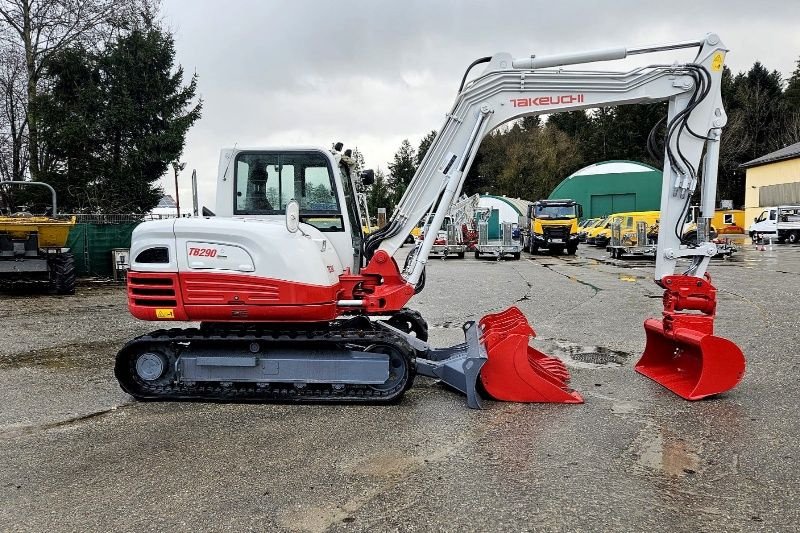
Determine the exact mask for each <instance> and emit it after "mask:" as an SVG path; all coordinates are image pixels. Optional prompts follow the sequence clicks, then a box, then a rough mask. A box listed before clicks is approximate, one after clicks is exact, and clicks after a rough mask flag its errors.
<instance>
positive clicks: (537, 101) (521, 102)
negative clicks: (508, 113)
mask: <svg viewBox="0 0 800 533" xmlns="http://www.w3.org/2000/svg"><path fill="white" fill-rule="evenodd" d="M511 103H512V104H513V105H514V107H542V106H546V105H563V104H582V103H583V95H582V94H560V95H548V96H537V97H535V98H512V99H511Z"/></svg>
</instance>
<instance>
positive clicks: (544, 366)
mask: <svg viewBox="0 0 800 533" xmlns="http://www.w3.org/2000/svg"><path fill="white" fill-rule="evenodd" d="M682 48H697V49H698V52H697V55H696V57H695V59H694V61H692V62H689V63H673V64H652V65H648V66H645V67H641V68H636V69H634V70H630V71H627V72H610V71H590V70H565V69H562V68H558V69H553V68H551V67H562V66H565V65H573V64H585V63H594V62H598V61H608V60H615V59H623V58H625V57H627V56H629V55H633V54H645V53H651V52H661V51H665V50H674V49H682ZM726 52H727V50H726V48H725V46H724V44H723V43H722V42H721V41H720V38H719V37H718V36H717V35H715V34H708V35H706V37H705V38H703V39H702V40H699V41H693V42H683V43H678V44H672V45H663V46H651V47H645V48H636V49H625V48H615V49H608V50H599V51H592V52H584V53H575V54H566V55H558V56H550V57H535V56H532V57H530V58H523V59H514V58H512V57H511V56H510V55H509V54H505V53H498V54H495V55H494V56H492V57H490V58H483V59H481V60H478V61H476V62H475V63H473V64H472V65H471V66H470V68H471V67H473V66H475V65H476V64H479V63H484V62H485V63H488V64H487V66H486V68H485V70H484V71H483V73H482V74H480V75H479V76H477V77H476V78H475V79H473V80H472V81H470V82H469V83H466V84H465V83H464V82H462V86H461V87H460V89H459V93H458V96H457V98H456V101H455V103H454V104H453V107H452V109H451V110H450V112H449V113H447V116H446V119H445V122H444V124H443V125H442V127H441V128H440V129H439V132H438V134H437V136H436V138H435V139H434V141H433V143H432V144H431V146H430V148H429V150H428V152H427V154H426V156H425V158H424V160H423V161H422V163H421V164H420V167H419V169H418V170H417V173H416V174H415V176H414V178H413V179H412V181H411V183H410V185H409V187H408V189H407V190H406V192H405V194H404V196H403V197H402V199H401V200H400V202H399V203H398V205H397V206H396V209H395V212H394V215H393V217H392V219H391V221H390V223H389V224H388V225H387V226H385V227H384V228H382V229H381V230H379V231H378V232H376V233H374V234H373V235H371V236H370V238H369V239H368V240H367V241H366V243H365V247H364V250H365V255H366V259H367V260H368V261H369V262H368V264H367V266H366V268H365V269H364V270H363V272H365V273H367V274H379V275H380V276H383V277H382V279H383V280H384V282H388V283H389V285H391V284H392V283H394V284H395V287H396V288H393V289H390V290H385V291H384V292H383V293H381V294H383V295H386V298H375V297H373V299H372V301H373V302H374V301H380V302H382V303H384V304H385V303H386V302H392V303H393V304H394V305H398V304H401V302H402V303H405V301H407V299H408V298H410V297H411V295H412V293H413V292H418V291H419V290H421V289H422V287H423V286H424V269H425V264H426V262H427V260H428V255H429V253H430V251H431V247H432V246H433V244H434V240H435V238H436V235H437V233H438V230H439V228H441V226H442V223H443V221H444V218H445V216H446V214H447V212H448V211H449V209H450V208H451V205H452V204H453V202H454V200H455V199H456V198H458V196H459V194H460V192H461V189H462V187H463V185H464V180H465V178H466V176H467V173H468V172H469V168H470V166H471V165H472V163H473V161H474V159H475V155H476V153H477V151H478V147H479V146H480V143H481V140H482V139H483V137H484V136H486V135H487V134H488V133H489V132H491V131H492V130H493V129H495V128H497V127H498V126H501V125H503V124H505V123H507V122H509V121H512V120H515V119H519V118H522V117H526V116H531V115H539V114H546V113H555V112H562V111H574V110H581V109H588V108H595V107H602V106H610V105H622V104H638V103H649V102H657V101H664V100H667V101H668V102H669V106H668V114H667V117H666V119H665V128H666V137H665V146H664V172H663V180H662V193H661V213H660V224H659V235H658V248H657V255H656V265H655V281H656V283H658V284H659V285H660V286H661V287H662V288H664V291H665V292H664V312H663V317H662V318H661V319H660V320H659V319H648V320H647V321H645V331H646V334H647V346H646V348H645V352H644V355H643V356H642V358H641V360H640V361H639V362H638V364H637V365H636V370H637V371H638V372H640V373H642V374H644V375H646V376H648V377H650V378H652V379H653V380H655V381H656V382H658V383H660V384H662V385H664V386H665V387H667V388H669V389H670V390H672V391H673V392H675V393H676V394H678V395H680V396H682V397H684V398H687V399H699V398H703V397H706V396H709V395H713V394H718V393H720V392H724V391H726V390H729V389H731V388H732V387H734V386H735V385H736V384H737V383H738V382H739V380H740V379H741V377H742V374H743V373H744V357H743V355H742V352H741V350H739V348H738V347H737V346H736V345H735V344H733V343H732V342H730V341H728V340H726V339H722V338H720V337H716V336H714V335H713V321H714V315H715V310H716V290H715V289H714V287H713V286H712V285H711V282H710V277H709V276H708V275H707V274H706V270H707V267H708V264H709V260H710V259H711V258H712V257H713V256H714V255H716V252H717V250H716V245H715V244H714V243H713V242H710V240H709V232H708V228H709V221H710V220H711V218H712V217H713V215H714V207H715V203H716V198H715V195H716V185H717V166H718V160H719V143H720V135H721V130H722V127H723V126H725V124H726V121H727V117H726V115H725V111H724V109H723V107H722V96H721V91H720V86H721V78H722V69H723V63H724V59H725V53H726ZM468 73H469V70H468V72H467V74H468ZM467 74H465V77H464V79H465V80H466V77H467ZM704 151H705V161H704V162H703V164H702V168H701V156H702V155H703V152H704ZM698 187H699V188H700V197H701V199H700V205H701V217H700V219H699V221H698V238H697V241H696V242H687V241H684V239H683V237H682V228H683V223H684V219H685V217H686V214H687V212H688V210H689V206H690V203H691V199H692V196H693V194H694V193H695V192H696V190H697V189H698ZM431 214H432V215H433V216H432V217H430V215H431ZM423 216H425V217H426V220H428V219H429V218H431V222H430V229H429V230H428V231H426V233H425V238H424V240H423V241H422V242H421V243H419V244H417V246H416V247H415V249H414V250H413V251H412V252H411V253H410V255H409V256H408V258H407V260H406V262H405V266H404V267H403V269H402V272H400V271H399V269H398V270H393V269H392V268H391V266H390V265H391V264H395V263H394V262H393V261H389V260H388V259H389V258H390V257H393V256H394V254H395V253H396V252H397V251H398V249H399V248H400V246H401V245H402V244H403V241H404V240H405V238H406V236H407V235H408V234H409V232H410V231H411V229H412V228H413V227H414V225H415V224H416V223H417V221H418V220H420V219H421V218H422V217H423ZM681 259H689V260H690V262H689V266H688V268H686V270H685V271H684V272H682V274H680V275H674V274H675V270H676V268H677V266H678V261H679V260H681ZM395 268H396V267H395ZM399 285H403V286H402V287H400V286H399ZM376 294H377V293H376ZM392 297H393V298H392ZM361 302H362V301H360V300H357V301H356V303H358V304H359V305H360V304H361ZM373 305H374V304H373ZM478 327H479V330H480V336H481V338H482V339H483V341H482V342H483V346H484V348H485V349H486V350H487V351H489V352H491V351H492V350H494V355H492V354H491V353H489V356H488V357H487V360H488V362H487V363H486V367H485V368H484V369H483V370H482V371H481V373H480V375H481V379H482V381H483V385H484V387H485V389H486V390H487V391H489V392H490V394H492V395H493V396H494V397H496V398H502V399H511V400H517V401H573V400H576V398H575V397H573V396H569V395H567V396H564V395H563V393H564V391H567V389H566V381H559V379H555V381H558V382H559V383H561V386H560V388H558V390H556V391H555V392H554V394H552V395H545V396H544V397H547V398H549V399H547V400H541V399H537V398H540V396H537V394H538V393H536V394H533V393H532V391H538V390H540V389H541V387H542V386H543V384H544V383H550V382H551V381H553V378H554V376H562V375H563V376H566V375H567V374H566V369H565V368H563V366H559V362H558V361H557V360H554V359H553V358H549V357H547V356H545V355H544V354H541V353H539V352H536V350H534V349H533V348H531V347H530V346H528V345H527V340H528V338H529V336H533V335H534V333H533V329H532V328H531V327H530V325H529V324H528V323H527V322H526V321H525V318H524V315H522V314H521V313H520V312H519V310H515V309H514V308H512V309H511V310H509V311H508V312H505V313H501V314H499V315H497V316H488V317H485V318H484V319H483V320H481V322H480V324H478ZM515 335H517V336H516V337H515ZM492 339H495V341H496V342H495V343H493V341H492ZM514 339H516V340H514ZM502 343H506V345H505V347H504V348H501V344H502ZM509 343H511V344H509ZM514 343H516V344H514ZM512 345H513V346H512ZM479 360H480V358H479V357H478V356H476V355H474V354H473V356H472V359H471V361H472V362H471V363H470V365H473V364H474V365H477V364H478V361H479ZM465 364H466V363H465ZM528 365H530V368H528ZM548 365H554V366H551V367H548ZM423 366H424V365H423ZM464 369H465V372H466V366H465V367H464ZM497 369H502V370H501V371H498V370H497ZM520 369H525V370H524V372H523V373H522V374H517V372H521V370H520ZM529 370H530V372H529ZM523 374H524V375H523ZM429 375H431V374H429ZM437 375H438V374H437ZM511 375H514V376H516V378H514V379H511V378H510V377H509V376H511ZM542 375H543V376H544V377H541V376H542ZM493 376H499V377H500V379H493ZM537 376H540V377H537ZM515 380H516V381H515ZM467 381H469V380H467ZM512 382H516V383H518V386H513V385H510V384H511V383H512ZM534 383H536V385H532V384H534ZM509 390H515V391H517V392H514V393H513V394H510V395H509V394H508V391H509ZM470 395H471V396H472V397H474V396H475V394H474V391H472V393H471V394H470V392H469V391H468V396H470ZM470 404H471V405H472V404H474V401H473V400H472V399H470Z"/></svg>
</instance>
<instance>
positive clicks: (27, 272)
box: [0, 181, 75, 294]
mask: <svg viewBox="0 0 800 533" xmlns="http://www.w3.org/2000/svg"><path fill="white" fill-rule="evenodd" d="M1 183H2V184H3V185H38V186H44V187H46V188H48V189H49V190H50V192H51V194H52V197H53V207H52V211H51V212H52V213H53V216H52V217H49V216H34V215H32V214H30V213H27V212H19V213H11V214H9V215H8V216H0V287H2V286H6V285H10V284H14V283H17V282H46V283H48V284H49V288H50V292H52V293H54V294H73V293H74V292H75V260H74V258H73V256H72V253H71V252H70V250H69V248H66V247H65V246H66V244H67V237H68V236H69V230H70V229H72V227H73V226H74V225H75V217H69V218H59V217H58V216H57V215H56V213H57V210H56V209H57V204H56V193H55V191H54V190H53V188H52V187H50V186H49V185H47V184H45V183H40V182H27V181H21V182H17V181H5V182H1Z"/></svg>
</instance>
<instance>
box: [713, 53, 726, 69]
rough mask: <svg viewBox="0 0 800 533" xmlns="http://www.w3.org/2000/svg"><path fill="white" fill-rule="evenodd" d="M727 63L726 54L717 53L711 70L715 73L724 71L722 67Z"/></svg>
mask: <svg viewBox="0 0 800 533" xmlns="http://www.w3.org/2000/svg"><path fill="white" fill-rule="evenodd" d="M724 63H725V54H723V53H722V52H717V53H716V54H714V58H713V59H712V60H711V70H713V71H714V72H719V71H720V70H722V65H723V64H724Z"/></svg>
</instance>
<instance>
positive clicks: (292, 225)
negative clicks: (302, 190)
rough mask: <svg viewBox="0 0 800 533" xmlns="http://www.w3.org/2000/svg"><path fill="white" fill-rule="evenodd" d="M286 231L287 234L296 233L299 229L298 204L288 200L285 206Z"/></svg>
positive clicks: (295, 201)
mask: <svg viewBox="0 0 800 533" xmlns="http://www.w3.org/2000/svg"><path fill="white" fill-rule="evenodd" d="M286 229H287V230H288V231H289V233H297V230H298V229H300V204H299V203H297V200H289V203H288V204H286Z"/></svg>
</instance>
